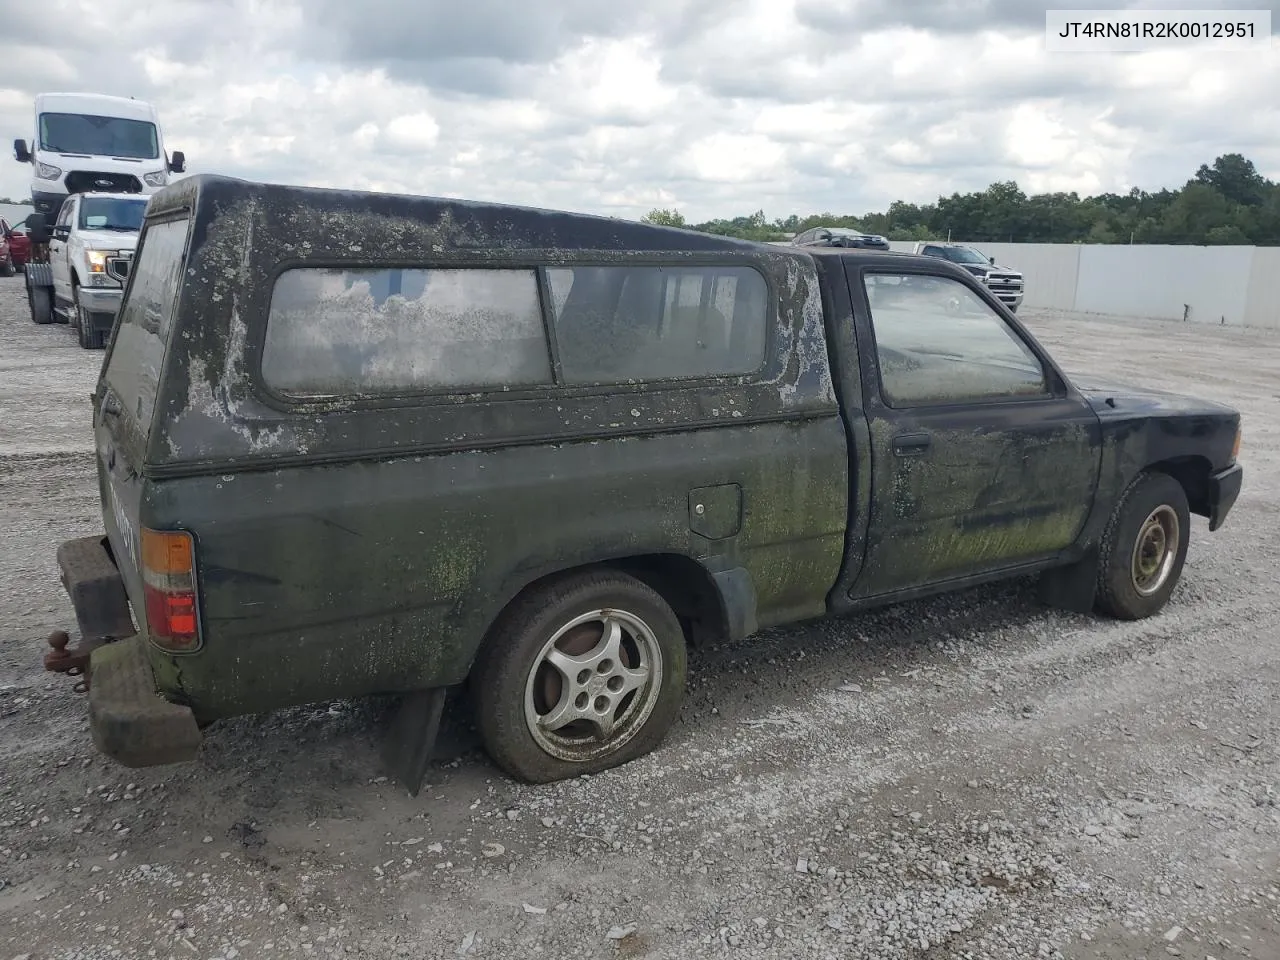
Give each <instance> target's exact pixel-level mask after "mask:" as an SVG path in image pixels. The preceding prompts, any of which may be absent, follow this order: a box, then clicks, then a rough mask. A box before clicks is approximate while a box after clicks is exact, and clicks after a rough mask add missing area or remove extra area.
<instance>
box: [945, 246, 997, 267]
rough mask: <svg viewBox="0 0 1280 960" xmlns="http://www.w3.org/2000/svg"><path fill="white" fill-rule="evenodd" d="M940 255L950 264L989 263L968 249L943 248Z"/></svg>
mask: <svg viewBox="0 0 1280 960" xmlns="http://www.w3.org/2000/svg"><path fill="white" fill-rule="evenodd" d="M942 255H943V256H944V257H946V258H947V259H948V260H950V261H951V262H952V263H990V262H991V261H990V260H988V259H987V258H986V257H984V256H983V255H982V254H980V253H979V252H978V251H977V250H973V249H971V248H970V247H943V248H942Z"/></svg>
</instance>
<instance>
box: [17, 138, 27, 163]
mask: <svg viewBox="0 0 1280 960" xmlns="http://www.w3.org/2000/svg"><path fill="white" fill-rule="evenodd" d="M13 156H14V158H15V159H16V160H17V161H18V162H19V163H30V162H31V151H30V150H28V149H27V141H25V140H15V141H13Z"/></svg>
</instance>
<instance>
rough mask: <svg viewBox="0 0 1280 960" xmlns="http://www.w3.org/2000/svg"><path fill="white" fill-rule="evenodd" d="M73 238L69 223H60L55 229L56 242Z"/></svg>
mask: <svg viewBox="0 0 1280 960" xmlns="http://www.w3.org/2000/svg"><path fill="white" fill-rule="evenodd" d="M70 236H71V225H70V224H67V223H59V224H57V225H56V226H54V228H53V238H54V239H55V240H66V239H67V238H68V237H70Z"/></svg>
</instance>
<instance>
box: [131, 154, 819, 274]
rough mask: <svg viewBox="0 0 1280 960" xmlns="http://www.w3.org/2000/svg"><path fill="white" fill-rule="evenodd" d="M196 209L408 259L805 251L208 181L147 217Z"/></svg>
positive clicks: (421, 199) (484, 208) (190, 183)
mask: <svg viewBox="0 0 1280 960" xmlns="http://www.w3.org/2000/svg"><path fill="white" fill-rule="evenodd" d="M184 208H188V209H191V210H193V211H194V212H195V216H196V217H197V218H198V219H216V218H218V217H220V216H223V215H229V213H230V212H231V211H232V210H234V209H239V210H241V211H244V212H256V213H257V214H258V215H259V216H261V217H262V218H264V220H265V221H266V222H268V223H271V224H283V223H286V222H288V223H290V224H291V225H292V226H291V227H290V228H288V229H285V230H284V231H283V235H282V239H284V240H288V239H289V236H288V234H289V233H290V231H293V235H294V236H300V235H301V234H299V233H298V232H297V231H299V230H301V231H309V234H308V242H309V243H312V244H314V243H315V242H316V241H317V239H321V238H325V237H328V239H330V240H332V241H333V242H335V243H341V244H342V246H343V247H345V246H346V245H347V244H349V243H350V242H351V239H350V238H351V236H352V234H353V233H364V234H366V235H368V236H378V237H380V238H384V239H385V240H386V241H387V242H388V243H391V242H392V240H393V237H396V236H399V237H400V241H399V242H401V243H404V244H406V250H407V249H408V247H409V246H411V245H412V242H419V243H426V244H428V246H427V249H429V250H433V251H435V252H441V251H445V250H450V249H452V250H465V249H488V250H494V249H501V248H504V247H506V248H511V249H513V250H528V249H531V248H534V247H536V248H540V249H543V250H548V249H550V250H554V249H557V248H559V249H565V250H602V251H608V250H617V251H624V250H629V251H653V252H655V253H659V252H664V253H671V252H678V253H687V254H689V255H690V256H693V255H696V254H699V253H717V252H725V253H748V254H755V255H757V256H759V255H760V254H761V253H762V252H767V254H768V255H770V256H773V257H777V256H780V255H801V256H802V255H803V253H804V252H805V251H804V249H803V248H794V253H793V252H792V251H791V250H786V251H784V250H781V248H779V247H776V246H772V245H770V244H763V243H756V242H754V241H750V240H738V239H735V238H732V237H722V236H719V235H717V234H711V233H702V232H700V231H696V230H685V229H681V228H679V227H665V226H658V225H656V224H649V223H640V222H638V221H634V220H621V219H615V218H612V217H603V216H599V215H596V214H588V213H574V212H570V211H565V210H548V209H543V208H539V207H530V206H523V205H519V204H507V203H494V202H486V201H476V200H458V199H452V198H444V197H435V196H422V195H416V194H395V193H378V192H373V191H364V190H344V189H336V188H331V187H305V186H295V185H286V184H272V183H262V182H255V181H249V180H242V179H238V178H235V177H227V176H223V175H220V174H211V173H200V174H195V175H193V176H189V177H184V178H183V179H182V180H179V181H177V182H175V183H171V184H169V185H168V186H166V187H164V188H162V189H161V190H159V191H158V192H156V193H155V194H152V196H151V205H150V208H149V209H148V216H150V217H156V216H160V215H163V214H164V213H166V212H176V211H177V210H180V209H184Z"/></svg>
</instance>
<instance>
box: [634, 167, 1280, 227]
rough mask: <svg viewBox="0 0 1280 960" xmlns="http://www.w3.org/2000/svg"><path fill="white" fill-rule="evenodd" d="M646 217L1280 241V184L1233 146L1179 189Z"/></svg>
mask: <svg viewBox="0 0 1280 960" xmlns="http://www.w3.org/2000/svg"><path fill="white" fill-rule="evenodd" d="M641 219H642V220H643V221H645V222H646V223H659V224H665V225H667V226H676V227H685V228H687V229H693V230H700V231H702V232H704V233H715V234H719V235H721V236H726V237H739V238H741V239H745V240H762V241H767V240H785V239H786V238H787V237H788V236H793V235H795V234H797V233H801V232H803V231H805V230H808V229H809V228H810V227H816V226H839V227H849V228H852V229H854V230H862V231H864V232H867V233H876V234H880V235H881V236H884V237H887V238H888V239H890V240H934V239H943V238H946V237H948V236H950V237H953V238H954V239H956V240H963V241H971V242H975V243H979V242H986V243H991V242H1000V241H1008V242H1011V243H1177V244H1254V245H1257V246H1276V245H1280V184H1278V183H1276V182H1275V181H1272V180H1268V179H1267V178H1265V177H1263V176H1262V175H1261V174H1260V173H1258V170H1257V168H1256V167H1255V166H1254V164H1253V161H1251V160H1248V159H1246V158H1245V157H1244V156H1242V155H1241V154H1238V153H1227V154H1223V155H1222V156H1220V157H1218V158H1217V159H1216V160H1214V161H1213V163H1212V164H1202V165H1201V166H1200V169H1199V170H1198V171H1196V175H1195V176H1194V177H1193V178H1192V179H1190V180H1188V181H1187V182H1186V183H1185V184H1183V186H1182V187H1180V188H1179V189H1176V190H1168V189H1161V190H1159V191H1156V192H1149V191H1147V190H1140V189H1138V188H1137V187H1134V188H1133V189H1132V190H1130V191H1129V192H1128V193H1126V194H1118V193H1103V194H1099V195H1097V196H1092V197H1081V196H1080V195H1079V194H1078V193H1075V192H1071V193H1040V194H1034V195H1031V196H1028V195H1027V194H1026V193H1024V192H1023V191H1022V190H1021V188H1019V186H1018V184H1017V183H1016V182H1014V181H1012V180H1010V181H1005V182H1001V183H993V184H991V186H989V187H987V188H986V189H985V190H980V191H978V192H976V193H953V194H951V196H949V197H939V198H938V200H937V202H936V203H930V204H923V205H921V204H914V203H907V202H905V201H902V200H895V201H894V202H893V203H891V204H889V209H888V210H887V211H885V212H883V213H867V214H863V215H861V216H856V215H849V214H833V213H820V214H810V215H809V216H805V217H801V216H799V215H797V214H792V215H791V216H789V217H786V218H785V219H783V218H778V219H773V220H770V219H768V218H766V217H765V214H764V211H763V210H757V211H756V212H755V213H754V214H751V215H750V216H746V217H733V218H732V219H720V220H708V221H707V222H706V223H696V224H690V223H686V222H685V219H684V217H683V216H681V214H680V212H679V211H678V210H652V211H650V212H649V213H648V214H646V215H645V216H644V217H642V218H641Z"/></svg>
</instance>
